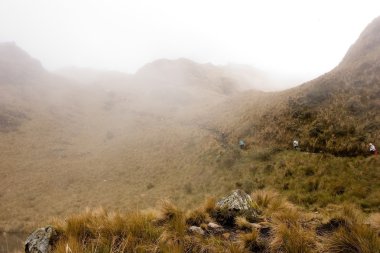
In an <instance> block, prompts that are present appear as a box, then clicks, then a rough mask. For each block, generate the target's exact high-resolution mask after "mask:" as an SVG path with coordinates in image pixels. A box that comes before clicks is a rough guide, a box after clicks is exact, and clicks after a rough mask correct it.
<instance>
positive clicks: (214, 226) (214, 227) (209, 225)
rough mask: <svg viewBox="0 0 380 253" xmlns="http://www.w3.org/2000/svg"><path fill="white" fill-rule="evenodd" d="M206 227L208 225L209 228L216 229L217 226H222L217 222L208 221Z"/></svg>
mask: <svg viewBox="0 0 380 253" xmlns="http://www.w3.org/2000/svg"><path fill="white" fill-rule="evenodd" d="M207 227H208V228H211V229H217V228H221V227H222V226H220V225H219V224H216V223H214V222H209V223H208V224H207Z"/></svg>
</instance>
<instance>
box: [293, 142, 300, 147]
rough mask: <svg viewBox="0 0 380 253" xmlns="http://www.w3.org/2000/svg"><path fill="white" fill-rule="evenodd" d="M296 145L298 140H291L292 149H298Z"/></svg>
mask: <svg viewBox="0 0 380 253" xmlns="http://www.w3.org/2000/svg"><path fill="white" fill-rule="evenodd" d="M298 146H299V143H298V141H297V140H294V141H293V148H294V149H298Z"/></svg>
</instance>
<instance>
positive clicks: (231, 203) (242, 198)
mask: <svg viewBox="0 0 380 253" xmlns="http://www.w3.org/2000/svg"><path fill="white" fill-rule="evenodd" d="M216 207H217V208H220V209H228V210H249V209H251V208H252V199H251V196H249V195H248V194H247V193H245V192H244V191H242V190H235V191H233V192H232V193H231V194H230V195H228V196H227V197H224V198H223V199H221V200H219V201H218V203H216Z"/></svg>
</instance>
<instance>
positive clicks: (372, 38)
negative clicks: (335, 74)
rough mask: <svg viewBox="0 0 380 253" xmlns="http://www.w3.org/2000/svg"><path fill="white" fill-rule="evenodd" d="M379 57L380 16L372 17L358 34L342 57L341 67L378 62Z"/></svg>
mask: <svg viewBox="0 0 380 253" xmlns="http://www.w3.org/2000/svg"><path fill="white" fill-rule="evenodd" d="M379 59H380V17H377V18H376V19H374V20H373V21H372V22H371V23H370V24H369V25H368V26H367V27H366V28H365V29H364V31H363V32H362V33H361V34H360V36H359V38H358V39H357V41H356V42H355V43H354V44H353V45H352V46H351V47H350V49H349V50H348V52H347V54H346V55H345V57H344V58H343V60H342V62H341V64H340V65H339V66H341V67H355V66H358V64H362V63H364V62H365V63H370V62H378V61H379Z"/></svg>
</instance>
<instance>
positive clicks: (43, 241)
mask: <svg viewBox="0 0 380 253" xmlns="http://www.w3.org/2000/svg"><path fill="white" fill-rule="evenodd" d="M57 239H58V234H57V231H56V230H55V229H54V228H53V227H51V226H47V227H45V228H39V229H36V230H35V231H34V232H33V233H32V234H30V235H29V236H28V238H27V239H26V241H25V253H49V252H51V251H52V247H53V245H54V243H55V242H56V241H57Z"/></svg>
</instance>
